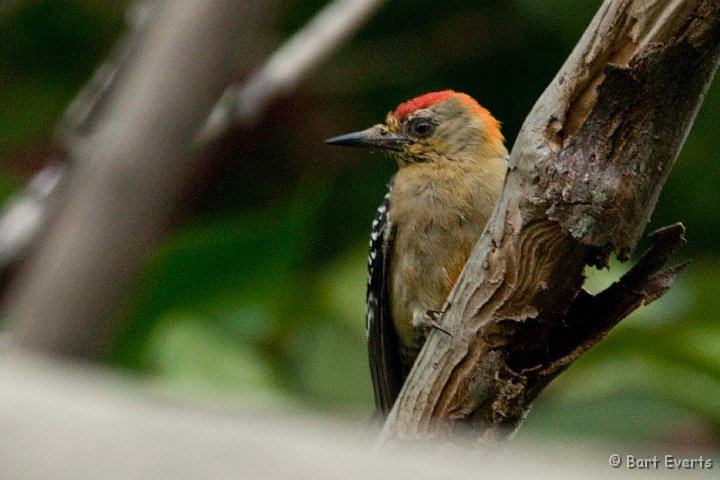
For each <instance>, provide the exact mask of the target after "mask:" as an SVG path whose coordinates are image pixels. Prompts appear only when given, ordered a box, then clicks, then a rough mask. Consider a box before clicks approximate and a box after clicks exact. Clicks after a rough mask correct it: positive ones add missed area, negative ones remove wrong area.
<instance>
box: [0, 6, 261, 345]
mask: <svg viewBox="0 0 720 480" xmlns="http://www.w3.org/2000/svg"><path fill="white" fill-rule="evenodd" d="M268 5H270V4H269V3H267V2H266V3H264V4H263V6H262V7H258V6H257V5H255V4H254V3H253V2H238V1H236V0H219V1H217V2H212V4H209V3H208V2H204V1H199V0H183V1H173V2H163V4H162V6H161V8H162V10H161V11H160V12H158V14H157V16H156V17H155V18H154V19H153V21H152V22H153V23H152V25H151V27H150V28H149V29H148V31H147V33H146V38H145V39H144V41H143V42H142V45H141V46H140V47H139V50H138V52H137V55H136V56H135V57H134V59H133V62H132V63H131V64H130V65H128V67H127V71H126V72H125V74H124V76H123V78H122V79H121V80H120V84H119V86H118V90H117V91H116V92H115V93H114V95H113V96H112V98H111V99H109V103H108V106H107V109H106V112H105V113H104V115H105V118H104V120H103V122H101V123H100V124H99V125H98V126H97V128H96V130H95V131H93V132H92V133H91V134H89V135H88V136H87V138H85V139H83V140H82V141H81V142H78V143H77V144H76V145H74V146H73V151H72V153H71V157H72V158H73V159H75V161H73V162H72V165H73V168H74V170H73V172H72V176H71V177H70V178H68V179H67V183H66V186H65V192H64V195H65V197H64V198H63V205H62V207H63V208H62V209H61V211H60V212H59V214H58V215H57V217H56V218H54V219H53V221H52V223H51V225H50V226H49V231H48V233H47V237H46V238H44V239H43V240H44V241H43V242H42V244H41V245H39V248H38V251H37V252H36V255H35V256H33V258H32V259H31V261H30V262H29V264H28V265H27V268H26V270H25V271H24V272H22V273H21V275H20V276H19V278H18V279H17V282H16V283H15V285H14V288H15V291H12V292H11V295H10V299H11V301H10V304H9V308H8V311H9V318H10V320H11V321H12V322H13V324H12V327H13V330H12V333H13V340H14V342H15V343H16V344H17V345H20V346H23V347H25V348H29V349H32V350H39V351H45V352H51V353H63V354H69V355H74V356H85V357H94V356H97V355H99V354H100V353H101V352H103V351H104V349H105V348H106V346H107V343H108V342H109V341H110V339H111V338H112V334H113V333H115V331H116V329H117V323H118V314H117V313H114V312H116V310H117V306H118V304H119V302H120V300H121V299H122V298H123V293H125V292H126V291H127V288H128V287H129V285H130V282H131V280H132V278H134V275H135V274H136V272H137V270H138V269H139V267H140V266H141V265H142V263H143V261H144V260H145V258H146V257H147V255H148V253H149V252H150V250H151V248H152V246H153V245H154V244H155V243H156V242H157V241H158V240H159V238H160V237H161V235H162V232H163V231H164V223H165V222H166V218H167V214H166V212H167V211H168V210H169V209H170V208H171V207H172V205H173V202H174V200H175V198H176V197H177V196H178V194H179V192H180V190H181V189H182V188H183V187H184V185H185V183H186V182H187V181H188V179H189V178H190V177H191V175H192V172H193V166H194V165H195V163H196V162H197V156H194V155H191V149H192V146H193V144H192V139H193V137H194V135H195V133H196V132H197V131H198V129H199V127H200V126H201V125H202V122H203V121H204V120H205V118H207V116H208V114H209V112H210V109H211V108H212V106H213V104H214V103H215V102H216V100H217V98H218V97H219V96H220V94H221V93H222V91H223V90H224V89H225V88H226V86H227V85H228V84H229V83H230V81H231V80H232V75H233V68H232V66H231V62H230V61H229V58H230V56H231V49H232V54H233V55H237V54H238V53H239V54H240V55H249V54H250V53H252V52H251V51H250V46H246V48H245V49H244V50H243V49H242V48H241V49H240V50H238V47H237V45H238V44H240V45H242V43H241V42H238V41H237V40H238V39H239V38H240V35H241V34H242V33H243V30H244V29H249V28H251V27H252V25H254V24H256V23H257V20H256V15H257V14H259V12H261V11H262V8H267V6H268ZM13 294H14V295H13Z"/></svg>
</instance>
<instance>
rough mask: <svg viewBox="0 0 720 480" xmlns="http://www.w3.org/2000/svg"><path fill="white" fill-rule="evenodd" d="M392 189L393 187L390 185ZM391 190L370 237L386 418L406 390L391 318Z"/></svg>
mask: <svg viewBox="0 0 720 480" xmlns="http://www.w3.org/2000/svg"><path fill="white" fill-rule="evenodd" d="M388 187H389V188H390V189H391V188H392V184H390V185H388ZM389 207H390V190H388V193H387V195H385V199H384V200H383V202H382V203H381V204H380V207H379V208H378V210H377V214H376V216H375V219H374V220H373V228H372V233H371V235H370V255H369V257H368V289H367V334H368V357H369V360H370V373H371V376H372V382H373V388H374V391H375V407H376V409H377V412H378V413H379V414H380V415H381V416H383V417H385V416H387V414H388V413H389V412H390V409H391V408H392V406H393V404H394V403H395V399H396V398H397V396H398V393H400V388H401V387H402V382H403V380H402V373H401V367H400V356H399V352H398V345H399V343H398V337H397V333H396V332H395V326H394V325H393V321H392V317H391V314H390V299H389V294H390V291H389V286H390V275H389V272H388V265H389V261H390V255H391V249H392V240H393V238H392V237H393V233H394V227H393V225H392V222H391V221H390V219H388V209H389Z"/></svg>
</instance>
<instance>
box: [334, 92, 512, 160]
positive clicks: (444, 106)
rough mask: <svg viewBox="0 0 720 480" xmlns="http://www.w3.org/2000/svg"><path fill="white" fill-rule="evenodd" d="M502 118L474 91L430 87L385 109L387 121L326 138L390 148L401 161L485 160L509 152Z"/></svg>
mask: <svg viewBox="0 0 720 480" xmlns="http://www.w3.org/2000/svg"><path fill="white" fill-rule="evenodd" d="M504 140H505V139H504V137H503V135H502V133H500V122H498V121H497V120H495V118H493V116H492V115H491V114H490V112H488V111H487V109H485V108H484V107H482V106H481V105H480V104H479V103H477V102H476V101H475V100H474V99H473V98H472V97H470V96H469V95H466V94H464V93H459V92H455V91H453V90H443V91H441V92H433V93H426V94H425V95H421V96H419V97H417V98H413V99H412V100H408V101H407V102H404V103H401V104H400V105H398V107H397V108H396V109H395V110H394V111H392V112H389V113H388V114H387V118H386V119H385V123H384V124H378V125H375V126H373V127H370V128H368V129H367V130H362V131H359V132H354V133H348V134H346V135H340V136H337V137H333V138H330V139H328V140H326V142H327V143H329V144H331V145H343V146H350V147H370V148H376V149H379V150H384V151H388V152H390V153H391V154H392V156H393V157H395V159H396V160H397V162H398V165H399V166H400V167H403V166H406V165H410V164H416V163H423V162H444V161H450V162H464V161H474V162H477V161H482V160H483V159H486V158H498V157H503V156H505V155H507V149H506V148H505V145H504Z"/></svg>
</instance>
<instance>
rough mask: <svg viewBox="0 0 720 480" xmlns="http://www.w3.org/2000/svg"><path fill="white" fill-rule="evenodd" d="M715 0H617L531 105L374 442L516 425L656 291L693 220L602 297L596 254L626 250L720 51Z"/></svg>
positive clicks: (484, 432)
mask: <svg viewBox="0 0 720 480" xmlns="http://www.w3.org/2000/svg"><path fill="white" fill-rule="evenodd" d="M719 57H720V1H718V0H696V1H687V0H654V1H653V0H650V1H648V0H643V1H640V0H608V1H606V2H605V3H604V4H603V5H602V7H601V8H600V10H599V11H598V13H597V15H596V16H595V18H594V19H593V21H592V23H591V24H590V26H589V27H588V29H587V31H586V32H585V34H584V35H583V37H582V38H581V40H580V42H579V43H578V45H577V46H576V48H575V50H574V51H573V52H572V54H571V55H570V57H569V58H568V60H567V61H566V63H565V65H564V66H563V67H562V69H561V70H560V72H559V73H558V74H557V76H556V77H555V79H554V80H553V81H552V83H551V84H550V86H549V87H548V88H547V90H546V91H545V93H544V94H543V95H542V96H541V97H540V99H539V100H538V102H537V103H536V105H535V107H534V108H533V110H532V112H531V113H530V115H529V116H528V118H527V119H526V121H525V123H524V125H523V127H522V129H521V132H520V134H519V136H518V138H517V141H516V143H515V146H514V148H513V151H512V155H511V158H510V171H509V174H508V178H507V182H506V185H505V189H504V191H503V194H502V197H501V199H500V202H499V204H498V206H497V208H496V209H495V212H494V214H493V216H492V218H491V220H490V222H489V224H488V227H487V229H486V231H485V232H484V233H483V235H482V237H481V238H480V240H479V242H478V244H477V246H476V248H475V250H474V252H473V254H472V255H471V257H470V259H469V260H468V263H467V265H466V266H465V269H464V271H463V273H462V275H461V276H460V279H459V280H458V283H457V284H456V286H455V288H454V289H453V291H452V292H451V294H450V297H449V299H448V308H447V310H446V312H445V314H444V315H443V317H442V319H441V320H440V323H441V325H442V326H443V328H444V329H445V330H448V331H449V332H450V334H451V335H450V336H448V335H446V334H444V333H442V332H437V331H435V332H433V333H432V334H431V335H430V336H429V338H428V340H427V342H426V344H425V347H424V348H423V350H422V352H421V353H420V355H419V357H418V359H417V361H416V363H415V366H414V368H413V369H412V371H411V372H410V375H409V376H408V379H407V381H406V382H405V385H404V387H403V390H402V391H401V393H400V396H399V398H398V401H397V402H396V404H395V406H394V408H393V410H392V412H391V413H390V415H389V417H388V419H387V421H386V424H385V428H384V430H383V433H382V435H381V438H380V440H379V442H378V446H383V447H387V445H388V444H389V443H390V444H392V443H397V442H401V441H404V440H409V439H412V440H418V439H426V438H441V439H443V438H450V437H451V436H452V435H453V434H456V433H460V430H461V428H462V427H468V426H469V427H471V428H472V429H473V430H474V435H476V436H477V437H479V438H480V439H481V440H482V441H484V442H490V443H492V442H496V441H499V440H502V439H504V438H506V437H507V436H508V435H510V434H511V433H512V432H514V431H515V430H516V428H517V427H518V426H519V424H520V422H521V421H522V419H523V418H524V417H525V415H526V414H527V412H528V410H529V408H530V406H531V403H532V401H533V400H534V399H535V398H536V397H537V395H538V394H539V393H540V391H541V390H542V389H543V388H544V387H545V386H546V385H547V384H548V383H549V382H550V381H551V380H552V379H553V378H555V377H556V376H557V375H558V374H559V373H560V372H562V371H563V370H564V369H565V368H567V367H568V366H569V365H570V364H571V363H572V362H573V361H574V360H576V359H577V358H578V357H579V356H580V355H581V354H582V353H583V352H584V351H586V350H587V349H589V348H590V347H592V346H593V345H594V344H595V343H597V342H598V341H599V340H600V339H602V337H603V336H604V335H605V334H606V333H607V332H608V331H609V330H610V329H611V328H612V327H613V326H614V325H616V324H617V323H618V322H619V321H620V320H621V319H622V318H624V317H625V316H627V315H628V314H629V313H630V312H631V311H633V310H634V309H635V308H637V307H638V306H640V305H641V304H643V303H648V302H650V301H652V300H654V299H656V298H658V297H659V296H661V295H662V294H663V293H664V292H665V291H666V290H667V289H668V288H669V287H670V286H671V285H672V283H673V280H674V279H675V277H676V276H677V275H678V274H679V272H680V271H681V270H682V267H683V266H684V265H678V266H676V267H672V268H670V269H668V270H666V271H660V270H661V268H662V266H663V264H664V263H665V261H666V259H667V258H668V257H669V256H670V255H671V254H672V253H673V252H675V251H676V250H677V249H679V248H680V247H681V246H682V245H683V244H684V238H683V233H684V230H683V227H682V226H681V225H673V226H670V227H666V228H665V229H661V230H660V231H658V232H656V233H655V234H653V235H652V240H653V247H652V248H651V249H650V250H649V251H648V252H647V253H646V254H645V255H644V256H643V257H642V258H641V259H640V260H639V262H638V263H637V265H636V266H635V267H634V268H633V269H632V270H631V271H630V272H628V274H626V275H625V276H624V277H623V278H622V279H621V280H620V281H619V282H617V283H616V284H614V285H612V286H611V287H609V288H608V289H607V290H606V291H604V292H602V293H600V294H598V295H596V296H592V295H590V294H589V293H587V292H586V291H585V290H583V289H582V284H583V280H584V275H583V270H584V268H585V266H586V265H596V266H603V265H605V264H606V262H607V259H608V257H609V255H610V254H611V253H612V252H617V253H618V256H619V257H620V259H623V260H625V259H627V258H628V257H629V255H630V253H631V252H632V251H633V249H634V248H635V246H636V244H637V242H638V240H639V239H640V237H641V235H642V232H643V230H644V228H645V226H646V224H647V222H648V220H649V218H650V215H651V213H652V211H653V209H654V207H655V203H656V201H657V198H658V195H659V193H660V190H661V188H662V186H663V185H664V183H665V181H666V179H667V177H668V175H669V173H670V170H671V169H672V166H673V162H674V160H675V158H676V157H677V154H678V152H679V150H680V147H681V146H682V143H683V141H684V139H685V137H686V135H687V132H688V130H689V128H690V126H691V125H692V122H693V119H694V117H695V114H696V112H697V110H698V108H699V106H700V104H701V102H702V99H703V96H704V93H705V91H706V89H707V88H708V86H709V84H710V82H711V80H712V78H713V75H714V73H715V71H716V69H717V66H718V59H719Z"/></svg>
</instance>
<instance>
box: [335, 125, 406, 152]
mask: <svg viewBox="0 0 720 480" xmlns="http://www.w3.org/2000/svg"><path fill="white" fill-rule="evenodd" d="M325 143H327V144H329V145H340V146H343V147H363V148H380V149H383V150H402V147H403V146H405V145H407V144H408V143H409V140H408V139H407V137H405V136H403V135H398V134H395V133H390V132H388V131H387V128H385V126H383V125H375V126H374V127H370V128H368V129H367V130H363V131H361V132H353V133H346V134H345V135H339V136H337V137H333V138H328V139H327V140H325Z"/></svg>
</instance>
